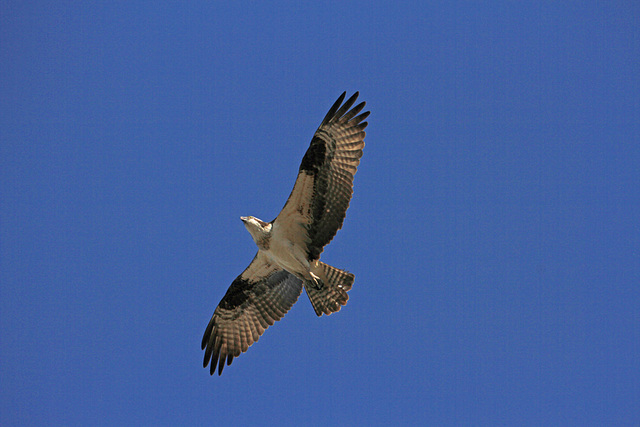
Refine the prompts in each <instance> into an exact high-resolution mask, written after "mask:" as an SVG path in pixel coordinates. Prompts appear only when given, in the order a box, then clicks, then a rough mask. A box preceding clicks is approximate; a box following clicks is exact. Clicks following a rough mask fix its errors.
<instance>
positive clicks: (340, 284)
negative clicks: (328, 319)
mask: <svg viewBox="0 0 640 427" xmlns="http://www.w3.org/2000/svg"><path fill="white" fill-rule="evenodd" d="M318 266H320V267H321V269H320V271H318V272H319V273H320V274H319V276H320V278H321V279H322V282H323V283H322V286H321V287H320V288H319V289H317V288H316V287H315V286H314V284H313V283H311V282H305V284H304V288H305V289H306V290H307V295H308V296H309V301H311V305H312V306H313V309H314V310H315V312H316V314H317V315H318V316H322V313H324V314H327V315H329V314H331V313H335V312H336V311H340V308H342V306H343V305H346V304H347V300H348V299H349V295H347V291H349V290H351V286H352V285H353V281H354V280H355V277H356V276H354V275H353V274H351V273H349V272H348V271H344V270H339V269H337V268H335V267H332V266H330V265H327V264H325V263H323V262H318Z"/></svg>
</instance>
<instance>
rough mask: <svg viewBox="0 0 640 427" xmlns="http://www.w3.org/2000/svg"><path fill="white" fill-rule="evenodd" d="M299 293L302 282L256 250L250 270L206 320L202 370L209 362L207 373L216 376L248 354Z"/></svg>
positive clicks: (239, 278) (240, 276) (232, 285)
mask: <svg viewBox="0 0 640 427" xmlns="http://www.w3.org/2000/svg"><path fill="white" fill-rule="evenodd" d="M301 292H302V282H301V281H300V279H298V278H296V277H295V276H293V275H292V274H290V273H288V272H287V271H285V270H282V269H280V268H279V267H277V266H276V265H274V264H272V263H271V262H269V260H268V258H267V257H266V256H265V255H264V254H263V253H262V252H261V251H258V253H257V254H256V256H255V257H254V258H253V261H251V264H249V267H247V269H246V270H245V271H244V272H243V273H242V274H241V275H239V276H238V277H237V278H236V279H235V280H234V281H233V283H232V284H231V286H230V287H229V290H227V293H226V294H225V296H224V297H223V298H222V300H221V301H220V304H218V307H217V308H216V309H215V311H214V312H213V316H212V317H211V320H210V321H209V325H208V326H207V329H206V331H205V332H204V336H203V337H202V349H203V350H205V353H204V365H203V366H204V367H205V368H206V367H207V365H208V364H209V362H211V368H210V373H211V375H213V373H214V372H215V370H216V365H218V375H221V374H222V369H223V368H224V364H225V361H226V364H227V365H230V364H231V362H232V361H233V358H234V357H238V356H239V355H240V353H244V352H245V351H247V349H248V348H249V346H250V345H251V344H253V343H254V342H256V341H258V339H259V338H260V335H262V334H263V333H264V331H265V330H266V329H267V328H268V327H269V326H271V325H273V323H274V322H275V321H276V320H280V319H282V317H283V316H284V315H285V313H286V312H287V311H289V309H290V308H291V306H292V305H293V304H294V303H295V302H296V301H297V300H298V297H299V296H300V293H301Z"/></svg>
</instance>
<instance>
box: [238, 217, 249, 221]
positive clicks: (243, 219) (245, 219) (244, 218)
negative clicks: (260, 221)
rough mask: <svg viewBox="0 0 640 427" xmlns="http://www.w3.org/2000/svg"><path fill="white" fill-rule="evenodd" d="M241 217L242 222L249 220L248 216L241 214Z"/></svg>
mask: <svg viewBox="0 0 640 427" xmlns="http://www.w3.org/2000/svg"><path fill="white" fill-rule="evenodd" d="M240 219H241V220H242V222H247V221H249V217H246V216H241V217H240Z"/></svg>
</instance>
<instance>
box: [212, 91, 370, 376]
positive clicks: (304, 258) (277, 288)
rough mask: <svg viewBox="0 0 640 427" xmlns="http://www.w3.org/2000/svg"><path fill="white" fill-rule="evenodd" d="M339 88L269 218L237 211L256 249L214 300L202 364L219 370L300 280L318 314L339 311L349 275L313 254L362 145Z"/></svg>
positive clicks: (343, 205)
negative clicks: (289, 188) (288, 187)
mask: <svg viewBox="0 0 640 427" xmlns="http://www.w3.org/2000/svg"><path fill="white" fill-rule="evenodd" d="M345 95H346V93H343V94H342V95H341V96H340V97H339V98H338V100H337V101H336V102H335V103H334V105H333V106H332V107H331V109H330V110H329V112H328V113H327V115H326V117H325V118H324V120H323V121H322V123H321V124H320V127H319V128H318V130H317V131H316V133H315V135H314V137H313V139H312V140H311V144H310V146H309V149H308V150H307V152H306V154H305V155H304V157H303V159H302V163H301V165H300V169H299V171H298V177H297V179H296V183H295V185H294V187H293V190H292V192H291V195H290V196H289V199H288V200H287V203H286V204H285V206H284V208H283V209H282V211H281V212H280V214H279V215H278V216H277V217H276V219H274V220H273V221H271V222H264V221H262V220H260V219H257V218H255V217H252V216H249V217H241V219H242V221H243V222H244V224H245V227H246V228H247V230H248V231H249V233H250V234H251V236H252V238H253V240H254V242H255V243H256V246H257V247H258V253H257V254H256V256H255V257H254V259H253V261H252V262H251V264H249V266H248V267H247V269H246V270H245V271H244V272H243V273H242V274H241V275H240V276H238V277H237V278H236V279H235V280H234V281H233V283H232V284H231V286H230V287H229V289H228V290H227V293H226V294H225V296H224V297H223V298H222V300H221V301H220V304H219V305H218V307H217V308H216V310H215V311H214V313H213V316H212V317H211V321H210V322H209V325H208V326H207V329H206V331H205V333H204V336H203V338H202V349H203V350H205V356H204V366H205V367H206V366H207V365H208V364H209V362H211V368H210V372H211V374H213V373H214V371H215V369H216V365H217V366H218V374H221V373H222V369H223V367H224V364H225V362H226V364H227V365H230V364H231V361H232V360H233V358H234V357H237V356H239V355H240V353H242V352H245V351H247V349H248V348H249V346H250V345H251V344H253V343H254V342H255V341H257V340H258V339H259V338H260V335H262V333H264V331H265V329H266V328H268V327H269V326H270V325H272V324H273V323H274V322H275V321H276V320H280V319H281V318H282V317H283V316H284V314H285V313H286V312H287V311H288V310H289V309H290V308H291V306H292V305H293V304H294V303H295V302H296V300H297V299H298V297H299V296H300V293H301V292H302V288H303V287H304V288H305V289H306V291H307V295H308V296H309V300H310V301H311V304H312V306H313V308H314V310H315V312H316V314H317V315H318V316H321V315H322V314H323V313H324V314H327V315H328V314H331V313H333V312H336V311H339V310H340V307H341V306H343V305H345V304H346V303H347V300H348V299H349V297H348V295H347V291H349V290H350V289H351V286H352V284H353V282H354V279H355V276H354V275H353V274H351V273H349V272H346V271H343V270H339V269H337V268H335V267H331V266H329V265H327V264H325V263H323V262H320V254H321V253H322V250H323V249H324V247H325V246H326V245H327V244H328V243H329V242H330V241H331V239H333V236H335V234H336V232H337V231H338V230H339V229H340V228H341V227H342V222H343V220H344V217H345V215H346V211H347V208H348V207H349V201H350V200H351V195H352V194H353V177H354V175H355V173H356V170H357V167H358V164H359V163H360V157H362V149H363V148H364V137H365V132H364V128H365V127H366V126H367V122H363V120H364V119H365V118H366V117H367V116H368V115H369V112H365V113H362V114H360V115H358V113H359V112H360V111H361V110H362V109H363V108H364V105H365V103H364V102H362V103H360V104H358V105H357V106H355V107H354V108H353V109H351V110H349V109H350V108H351V106H352V105H353V104H354V102H355V100H356V98H357V97H358V93H357V92H356V93H355V94H354V95H353V96H352V97H351V98H349V99H348V100H347V101H346V102H345V103H344V104H343V105H342V101H343V100H344V98H345Z"/></svg>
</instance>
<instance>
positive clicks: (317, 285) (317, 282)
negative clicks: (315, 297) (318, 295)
mask: <svg viewBox="0 0 640 427" xmlns="http://www.w3.org/2000/svg"><path fill="white" fill-rule="evenodd" d="M309 275H310V276H311V283H312V284H313V287H314V288H315V289H317V290H320V289H322V287H323V286H324V283H323V282H322V279H321V278H320V277H318V276H316V275H315V274H313V273H312V272H309Z"/></svg>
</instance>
